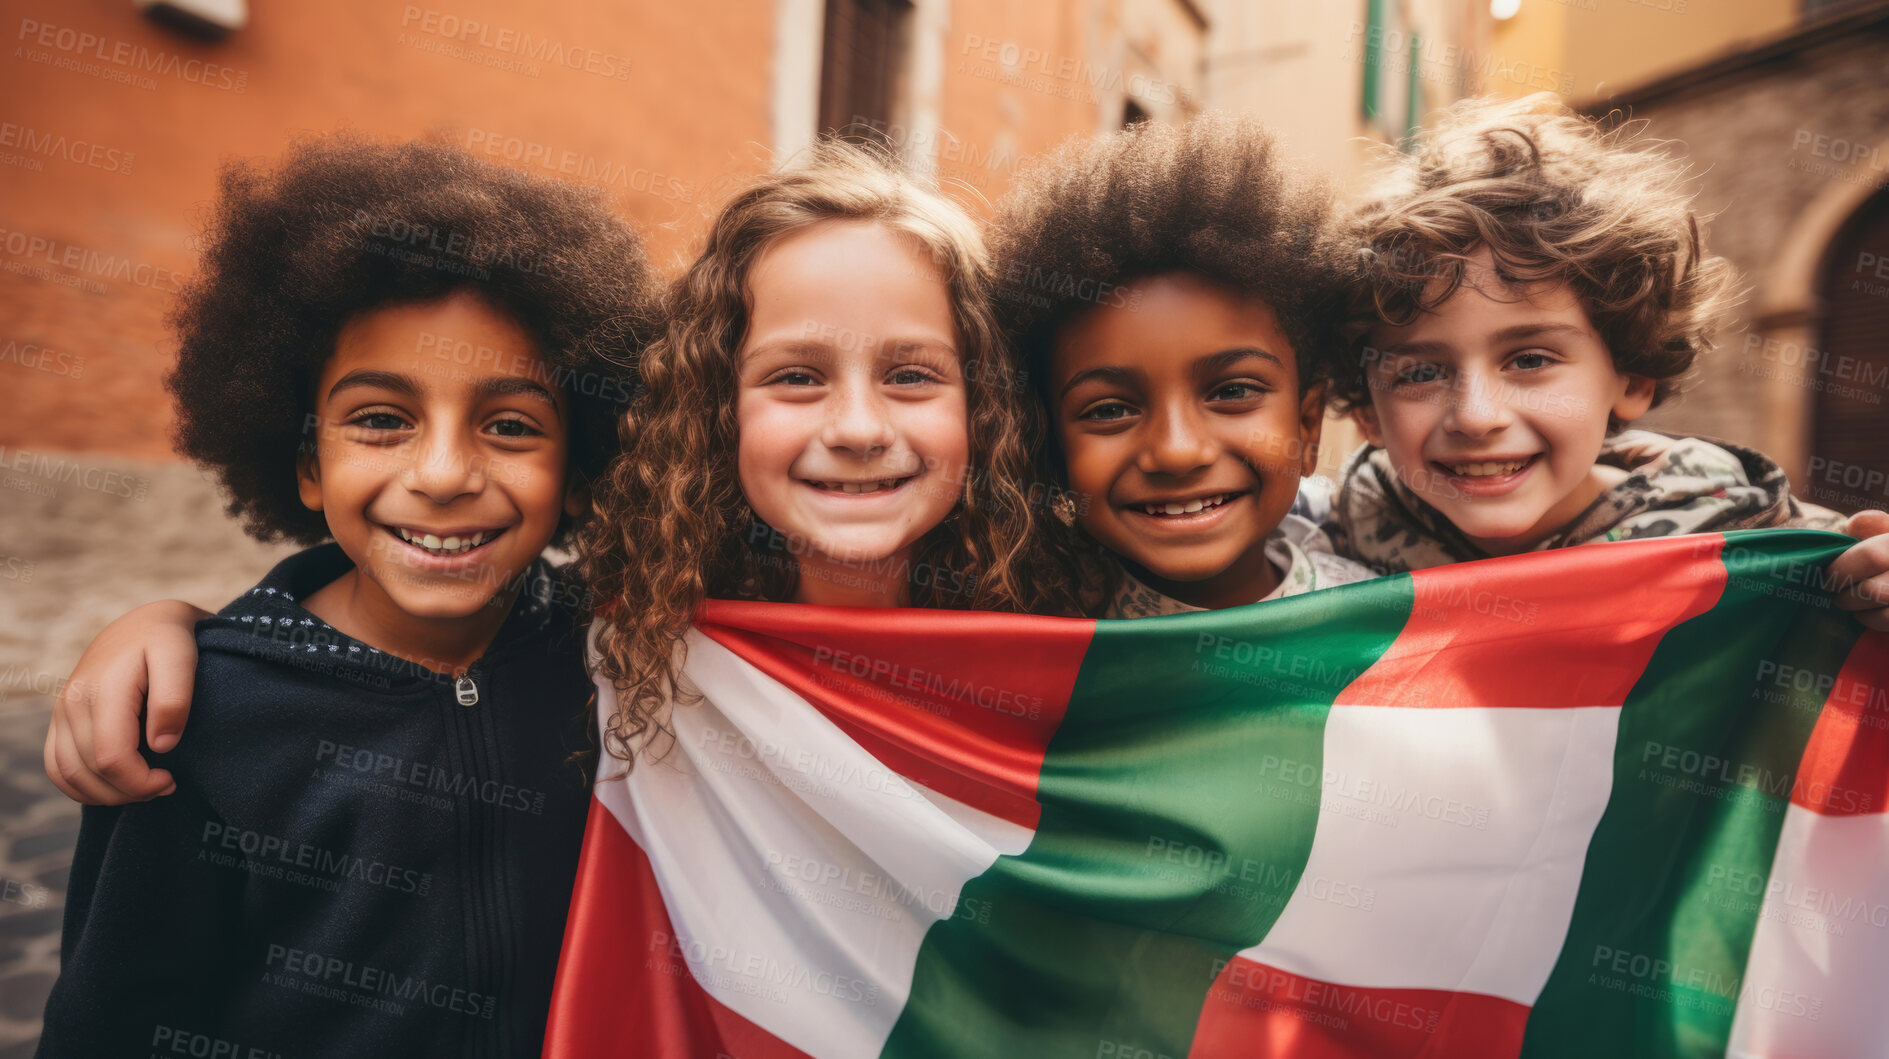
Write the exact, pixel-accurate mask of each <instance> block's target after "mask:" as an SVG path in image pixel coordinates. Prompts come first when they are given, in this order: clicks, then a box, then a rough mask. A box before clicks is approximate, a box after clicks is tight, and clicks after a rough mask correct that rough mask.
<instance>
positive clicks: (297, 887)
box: [38, 544, 590, 1059]
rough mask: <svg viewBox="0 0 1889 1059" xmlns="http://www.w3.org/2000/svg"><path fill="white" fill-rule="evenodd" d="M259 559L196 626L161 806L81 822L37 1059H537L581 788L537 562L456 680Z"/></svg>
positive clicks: (307, 577) (578, 669)
mask: <svg viewBox="0 0 1889 1059" xmlns="http://www.w3.org/2000/svg"><path fill="white" fill-rule="evenodd" d="M351 565H352V564H351V562H350V561H349V560H348V558H347V556H346V555H345V554H343V553H342V551H341V549H340V548H339V547H338V546H336V545H333V544H328V545H323V546H320V547H316V548H312V549H309V550H308V551H305V552H302V553H300V554H298V555H295V556H292V557H290V558H288V559H286V560H284V561H283V562H282V563H281V564H280V565H278V566H277V567H276V568H275V569H274V570H273V571H272V572H271V573H270V574H269V576H268V577H266V578H264V579H263V581H262V583H261V584H259V585H257V586H256V587H255V588H253V589H250V590H249V591H248V592H245V593H244V594H243V595H242V596H240V597H238V598H237V599H236V601H235V602H233V603H231V604H230V605H229V606H227V607H225V608H223V610H222V611H221V612H219V613H218V614H217V615H216V616H215V617H214V618H210V619H208V620H206V621H203V622H201V623H199V624H198V626H197V646H198V649H199V651H200V659H199V662H198V666H197V680H196V694H195V701H194V703H193V705H192V709H191V716H190V722H189V727H188V729H187V730H186V732H185V734H184V737H183V739H182V740H181V741H180V742H179V744H178V746H177V748H176V749H175V750H173V751H172V752H171V753H169V754H161V755H159V754H154V755H150V757H151V761H152V763H153V764H154V765H157V766H161V767H164V768H168V769H170V770H171V772H172V775H173V776H174V777H175V779H176V782H177V792H176V793H175V794H173V795H170V796H167V797H162V798H158V799H155V800H153V801H149V802H142V803H136V804H132V805H124V806H113V807H97V806H88V807H86V809H85V813H84V820H83V823H82V825H81V827H80V832H79V841H78V849H77V851H76V854H75V856H74V859H73V866H72V875H71V882H70V885H69V888H68V892H67V898H66V909H65V923H64V934H63V938H62V949H61V952H62V968H61V973H60V976H59V979H58V981H57V982H56V983H55V984H54V986H53V990H52V995H51V997H50V999H49V1000H48V1002H47V1006H46V1018H45V1029H44V1033H43V1036H42V1037H41V1040H40V1046H39V1052H38V1054H39V1055H41V1056H46V1057H55V1056H56V1057H65V1056H73V1057H80V1056H83V1057H86V1059H95V1057H102V1056H139V1057H142V1056H145V1055H147V1054H158V1055H170V1054H184V1055H205V1054H213V1055H229V1056H233V1057H249V1056H255V1057H258V1059H261V1057H283V1059H290V1057H305V1059H321V1057H329V1056H348V1057H353V1056H402V1057H405V1056H441V1057H446V1056H451V1057H454V1059H458V1057H471V1056H493V1057H498V1056H524V1055H532V1056H535V1055H537V1054H539V1051H540V1048H541V1042H542V1039H543V1034H544V1024H545V1016H546V1012H547V1011H548V1009H549V1005H550V994H551V983H552V977H553V974H554V972H555V969H556V965H557V955H558V949H559V946H560V944H561V942H562V939H563V932H564V917H565V911H566V909H567V907H568V905H569V901H570V893H571V886H572V880H573V879H574V877H575V874H576V867H577V853H578V848H579V845H580V843H581V840H582V837H583V826H584V817H585V810H586V806H587V801H588V797H589V795H588V786H587V783H586V778H585V776H584V775H583V773H582V770H581V769H580V768H579V767H578V766H576V765H573V764H568V763H567V759H568V758H569V757H570V756H571V754H572V753H573V752H575V751H578V750H581V749H583V748H584V747H586V746H587V744H588V737H587V731H586V726H587V718H588V708H587V705H586V704H587V702H588V700H589V694H590V681H589V679H588V678H587V677H586V676H585V673H584V666H583V654H582V651H583V641H582V638H581V635H580V633H579V632H578V630H577V629H576V627H575V621H574V617H573V615H574V613H575V609H574V604H575V603H576V599H575V597H574V594H573V592H572V591H571V589H570V587H569V584H568V583H567V582H564V581H562V580H561V579H559V578H558V577H557V576H556V571H555V570H553V569H552V568H551V567H549V566H548V565H547V564H545V563H543V562H542V561H541V562H539V563H537V564H534V565H533V567H532V568H531V569H529V570H528V571H527V572H526V573H525V575H524V577H523V584H522V587H521V590H520V592H519V594H518V598H517V602H516V603H515V604H514V605H513V607H512V612H511V614H510V615H508V616H507V618H506V620H505V622H504V624H503V626H502V627H501V628H500V630H499V632H498V633H497V635H496V636H495V637H494V639H493V641H492V643H491V645H490V647H489V648H488V649H487V651H486V653H485V655H484V656H483V657H481V658H480V659H479V660H478V661H477V662H475V663H473V665H472V666H471V667H470V668H468V669H467V671H466V672H465V674H464V676H463V677H459V678H455V677H453V676H452V675H447V674H439V673H434V672H432V671H430V670H427V669H424V668H422V667H420V666H418V665H416V664H414V663H411V662H407V661H405V660H402V659H399V658H396V657H394V656H392V655H388V654H384V653H382V652H380V651H378V650H376V649H375V648H374V647H372V646H371V645H369V644H365V643H362V642H360V641H358V640H354V639H352V638H350V637H348V636H346V635H344V634H342V633H340V632H338V631H337V630H335V629H334V628H333V627H331V626H329V625H327V624H326V623H325V622H323V621H322V620H321V619H319V618H316V617H315V616H314V615H313V614H311V613H309V612H308V611H307V610H305V609H304V608H303V607H302V606H301V603H300V601H301V600H303V599H306V598H307V597H308V596H309V595H311V594H312V593H313V592H315V591H316V590H317V589H319V588H321V587H322V586H324V585H326V584H328V583H329V582H331V581H333V580H334V579H335V578H337V577H339V576H341V575H342V574H343V573H345V572H346V571H347V570H348V569H349V568H350V566H351Z"/></svg>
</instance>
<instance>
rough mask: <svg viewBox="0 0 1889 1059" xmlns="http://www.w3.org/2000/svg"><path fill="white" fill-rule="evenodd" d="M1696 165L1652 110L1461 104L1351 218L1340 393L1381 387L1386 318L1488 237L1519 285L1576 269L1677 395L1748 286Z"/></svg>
mask: <svg viewBox="0 0 1889 1059" xmlns="http://www.w3.org/2000/svg"><path fill="white" fill-rule="evenodd" d="M1610 124H1611V127H1610ZM1685 177H1686V173H1685V170H1684V167H1683V166H1681V165H1680V164H1679V163H1678V162H1677V161H1676V160H1675V159H1674V158H1673V157H1672V154H1671V152H1670V151H1669V149H1668V147H1667V145H1666V144H1665V143H1664V142H1662V141H1657V140H1653V139H1651V138H1649V137H1647V136H1646V135H1645V131H1644V122H1612V123H1609V122H1602V121H1596V120H1593V119H1589V118H1585V117H1582V116H1580V115H1578V114H1576V113H1574V112H1573V111H1572V110H1569V109H1568V108H1567V107H1566V106H1564V105H1563V104H1562V103H1561V102H1560V101H1559V100H1558V99H1556V98H1555V97H1554V96H1553V95H1551V94H1548V93H1539V94H1536V95H1532V96H1529V97H1527V98H1524V99H1519V100H1513V101H1508V102H1503V101H1498V100H1490V99H1470V100H1463V101H1461V102H1459V103H1457V104H1455V105H1454V106H1452V107H1451V108H1450V109H1449V110H1448V111H1447V112H1445V114H1444V115H1443V117H1442V119H1441V120H1440V121H1439V122H1438V123H1437V124H1436V125H1435V126H1434V127H1432V128H1431V129H1429V130H1428V131H1427V132H1426V133H1425V134H1424V135H1423V136H1422V138H1421V140H1420V141H1419V143H1418V144H1417V145H1416V149H1415V150H1414V151H1412V152H1411V153H1410V154H1408V155H1398V156H1395V157H1394V158H1393V159H1392V160H1391V162H1390V163H1389V165H1388V166H1387V167H1386V170H1385V173H1384V174H1383V177H1382V182H1381V184H1380V185H1379V186H1378V187H1377V188H1375V189H1374V190H1373V191H1372V192H1371V193H1370V194H1369V195H1367V196H1366V197H1365V198H1364V199H1363V201H1361V202H1360V203H1359V204H1358V205H1357V206H1356V208H1355V209H1354V211H1353V213H1352V215H1351V217H1350V220H1349V223H1348V226H1347V229H1348V231H1347V242H1348V244H1349V245H1350V246H1351V247H1352V248H1353V252H1354V253H1355V272H1354V279H1353V284H1352V289H1351V295H1350V298H1349V305H1348V306H1347V313H1346V322H1345V325H1344V332H1345V337H1346V342H1345V345H1344V349H1343V351H1342V352H1341V353H1340V354H1339V356H1338V358H1337V360H1336V362H1335V363H1334V364H1333V365H1332V376H1333V380H1334V382H1333V389H1332V397H1333V400H1334V404H1335V405H1336V406H1337V407H1338V408H1340V409H1348V408H1355V407H1357V406H1358V405H1361V404H1364V403H1366V402H1367V401H1369V400H1370V384H1369V369H1370V362H1371V359H1372V351H1371V350H1370V349H1369V348H1368V341H1369V334H1370V331H1371V329H1372V328H1373V327H1375V326H1377V325H1379V324H1381V323H1388V324H1392V325H1395V326H1401V325H1404V324H1407V323H1409V322H1411V321H1412V320H1414V319H1416V317H1417V316H1418V315H1419V314H1421V313H1424V312H1428V311H1430V310H1432V309H1434V308H1436V307H1437V306H1438V305H1441V304H1442V303H1443V302H1444V301H1446V300H1448V299H1449V297H1450V296H1451V295H1452V294H1454V293H1455V292H1456V290H1457V288H1458V287H1460V286H1461V285H1462V283H1463V281H1464V273H1465V265H1466V262H1467V261H1468V260H1469V258H1470V257H1471V256H1472V255H1473V254H1474V253H1476V252H1477V251H1479V250H1481V249H1483V248H1485V247H1486V248H1487V249H1488V250H1489V252H1490V255H1491V257H1492V258H1493V259H1494V262H1495V266H1496V268H1495V271H1496V275H1497V277H1498V278H1500V279H1501V280H1502V281H1503V282H1505V283H1507V284H1509V285H1511V286H1515V287H1518V288H1519V287H1526V286H1527V285H1529V284H1533V283H1541V282H1546V283H1556V284H1566V285H1567V286H1568V287H1569V288H1570V289H1571V290H1572V291H1573V293H1574V294H1575V295H1576V296H1577V297H1578V298H1579V299H1580V301H1581V304H1582V306H1583V307H1584V308H1585V309H1586V311H1587V316H1588V320H1589V321H1590V322H1591V323H1592V324H1593V325H1594V329H1595V330H1596V331H1597V332H1598V333H1599V334H1600V337H1601V339H1602V340H1603V341H1604V342H1605V343H1606V345H1607V348H1608V350H1609V351H1610V352H1611V353H1612V355H1613V360H1614V367H1615V369H1616V370H1618V371H1619V372H1621V373H1622V374H1625V375H1640V376H1645V377H1647V378H1650V379H1652V380H1654V383H1655V386H1654V391H1653V403H1654V404H1655V405H1658V404H1659V403H1660V402H1662V401H1664V400H1666V399H1667V398H1668V397H1670V396H1671V395H1672V394H1673V393H1675V392H1676V391H1677V389H1678V387H1679V384H1680V383H1681V382H1682V381H1683V378H1684V376H1685V374H1686V373H1687V372H1688V371H1689V370H1690V369H1691V367H1692V363H1693V361H1694V359H1695V358H1697V357H1698V355H1699V354H1700V353H1703V352H1705V351H1706V350H1708V349H1710V348H1711V347H1712V340H1713V335H1714V334H1715V333H1716V331H1717V330H1718V328H1719V327H1720V326H1722V325H1723V322H1724V318H1725V315H1726V313H1727V312H1728V311H1729V309H1730V308H1731V307H1732V305H1733V304H1734V303H1735V301H1736V300H1737V294H1736V291H1735V284H1736V274H1735V272H1734V270H1733V269H1732V266H1731V265H1730V264H1729V263H1728V262H1727V261H1725V259H1723V258H1721V257H1717V256H1715V255H1713V254H1711V253H1709V252H1707V251H1706V250H1705V247H1704V236H1703V234H1702V228H1703V223H1702V219H1701V218H1700V216H1699V215H1698V213H1697V212H1695V211H1694V209H1693V205H1692V199H1693V196H1692V193H1691V192H1690V191H1689V190H1688V189H1687V187H1686V180H1685ZM1617 425H1618V424H1615V426H1617Z"/></svg>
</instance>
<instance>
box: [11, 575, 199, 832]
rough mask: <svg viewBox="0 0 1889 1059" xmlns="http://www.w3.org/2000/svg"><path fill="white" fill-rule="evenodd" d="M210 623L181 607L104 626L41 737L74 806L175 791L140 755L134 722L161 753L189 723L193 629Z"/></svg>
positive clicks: (145, 611)
mask: <svg viewBox="0 0 1889 1059" xmlns="http://www.w3.org/2000/svg"><path fill="white" fill-rule="evenodd" d="M209 616H210V612H209V611H205V610H199V609H198V608H196V607H193V606H191V605H190V604H188V603H185V602H182V601H181V600H174V599H167V600H161V601H159V602H157V603H146V604H145V605H144V606H142V607H139V608H137V609H136V610H133V611H131V612H129V613H127V614H126V615H124V616H123V617H121V618H119V619H118V620H116V621H114V622H112V623H111V624H110V625H107V626H105V629H104V631H102V632H100V633H99V634H98V637H97V638H96V639H94V640H93V641H92V645H91V646H90V647H87V648H86V649H85V654H83V655H81V656H80V658H79V664H78V666H77V667H75V668H74V669H73V670H72V676H71V678H70V679H68V680H67V681H66V686H65V687H64V688H62V689H61V690H60V692H59V700H58V701H57V702H56V703H54V705H53V710H52V726H51V727H50V728H49V729H48V730H47V732H46V755H45V756H46V775H47V777H48V778H50V779H51V780H52V782H53V785H54V786H56V787H58V788H59V789H60V790H61V791H63V792H64V793H65V795H66V797H68V798H71V799H72V800H73V801H77V802H84V803H86V804H88V805H122V804H124V803H126V802H141V801H147V800H149V799H151V798H155V797H157V796H158V795H160V794H169V793H171V791H173V790H175V789H176V784H174V783H172V782H171V774H170V773H168V772H166V771H164V770H163V769H152V768H151V767H150V766H149V765H147V764H146V763H145V760H144V755H142V754H140V753H139V752H138V716H139V714H144V715H145V727H146V729H147V730H148V731H147V735H146V739H147V741H148V742H149V743H150V745H151V749H153V750H156V751H158V752H159V753H163V752H165V751H167V750H169V749H171V748H172V747H174V746H176V745H177V739H178V736H179V735H181V734H182V733H183V730H184V722H185V720H187V719H188V718H189V716H190V694H191V690H192V686H193V684H194V682H195V680H196V675H197V638H196V634H195V630H194V629H193V626H195V625H196V623H197V622H198V621H200V620H202V619H204V618H207V617H209Z"/></svg>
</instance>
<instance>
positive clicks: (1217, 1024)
mask: <svg viewBox="0 0 1889 1059" xmlns="http://www.w3.org/2000/svg"><path fill="white" fill-rule="evenodd" d="M1528 1010H1529V1009H1528V1008H1527V1006H1525V1005H1522V1004H1517V1003H1516V1002H1515V1001H1513V1000H1504V999H1503V998H1501V997H1493V996H1488V995H1486V994H1482V993H1458V992H1453V991H1451V990H1447V989H1389V988H1381V987H1375V986H1354V985H1339V984H1336V983H1333V982H1321V981H1319V980H1318V979H1316V978H1306V977H1304V976H1302V975H1296V974H1292V973H1291V972H1289V971H1282V970H1280V969H1278V968H1277V967H1272V966H1270V965H1268V964H1263V963H1260V962H1258V961H1256V960H1249V959H1247V958H1245V957H1244V956H1236V957H1234V958H1233V960H1232V962H1230V963H1228V964H1227V965H1226V967H1224V968H1222V969H1221V971H1220V975H1219V977H1218V978H1217V979H1216V980H1215V981H1214V984H1213V988H1211V989H1209V990H1208V991H1207V1002H1206V1004H1205V1005H1204V1006H1202V1008H1201V1009H1200V1023H1199V1025H1198V1026H1197V1027H1196V1028H1195V1030H1194V1046H1193V1048H1192V1049H1191V1050H1189V1051H1188V1053H1187V1054H1188V1056H1189V1059H1220V1057H1224V1056H1254V1057H1263V1056H1281V1057H1285V1056H1289V1057H1291V1059H1393V1057H1406V1056H1407V1057H1419V1056H1421V1057H1425V1059H1432V1057H1434V1059H1444V1057H1448V1059H1495V1057H1498V1056H1514V1055H1518V1054H1520V1053H1521V1050H1522V1027H1523V1025H1524V1024H1525V1023H1527V1021H1528Z"/></svg>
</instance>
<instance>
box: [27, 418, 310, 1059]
mask: <svg viewBox="0 0 1889 1059" xmlns="http://www.w3.org/2000/svg"><path fill="white" fill-rule="evenodd" d="M19 455H21V456H27V455H30V456H31V457H32V458H31V460H29V461H16V462H15V463H14V466H22V465H24V464H25V463H30V465H31V466H30V469H29V470H24V471H22V470H11V471H8V472H6V473H5V474H4V475H0V762H3V763H4V770H3V771H0V1059H15V1057H24V1056H30V1055H31V1054H32V1053H33V1049H34V1046H35V1045H36V1043H37V1042H38V1039H39V1025H40V1012H41V1010H42V1009H43V1008H44V1006H45V1002H46V994H47V991H48V990H49V989H50V988H51V987H52V982H53V979H54V977H55V976H56V975H57V974H58V972H59V920H60V915H61V913H62V911H63V909H64V907H65V893H66V875H67V871H68V870H69V868H70V866H71V862H72V844H73V840H74V839H75V838H76V837H77V835H78V831H79V806H78V805H76V804H74V803H72V802H70V801H67V800H66V799H65V798H64V797H63V796H62V795H60V794H59V792H58V790H57V789H56V788H55V787H53V785H52V783H51V781H49V780H47V778H46V775H45V771H44V769H43V767H42V765H41V757H40V748H41V746H42V744H43V743H44V741H45V736H46V724H47V719H48V717H49V716H50V713H51V710H52V703H53V697H54V696H55V695H56V694H57V691H58V688H59V686H60V684H61V682H63V681H64V679H65V677H66V675H67V674H68V673H69V672H70V671H71V669H72V665H73V663H74V662H76V661H77V660H78V657H79V653H80V652H81V651H82V650H84V648H85V645H86V643H88V642H89V641H90V640H91V638H92V636H93V635H94V634H95V633H96V632H97V631H98V630H99V628H101V627H102V626H103V625H104V624H105V623H106V622H107V621H109V620H110V619H111V618H113V617H115V616H117V615H118V614H121V613H123V612H124V611H125V610H127V609H129V608H130V607H133V606H135V605H137V604H139V603H144V602H148V601H150V600H153V599H160V598H164V597H168V596H175V597H178V598H182V599H187V600H189V601H191V602H193V603H196V604H198V605H199V606H204V607H210V608H216V607H219V606H221V605H222V604H223V603H224V602H226V601H227V600H228V599H229V598H231V597H232V596H234V595H235V594H236V593H237V592H239V591H241V590H242V589H243V588H246V587H248V586H249V585H251V584H254V583H255V581H256V580H257V579H259V578H260V577H261V576H262V575H263V574H264V573H265V572H267V570H268V569H269V567H270V566H271V565H272V564H273V563H274V562H275V559H276V558H277V557H278V556H280V555H282V554H285V553H286V551H287V549H285V548H279V547H277V548H271V547H266V546H264V545H260V544H258V543H256V542H254V541H251V540H249V539H248V538H246V537H244V536H243V535H242V533H241V531H240V530H239V529H238V528H237V526H236V524H235V523H234V522H233V521H231V520H230V519H229V518H228V517H227V516H226V515H224V514H223V510H222V507H223V505H222V502H221V501H220V499H219V498H218V497H217V495H216V491H215V489H214V487H213V485H212V484H211V483H209V482H207V481H205V480H204V479H203V478H202V477H201V476H200V475H199V474H198V473H197V471H196V470H195V469H193V468H190V467H187V466H183V465H179V464H152V463H141V462H134V461H128V460H122V459H110V460H101V459H98V458H95V457H92V456H89V455H83V454H67V453H56V452H34V453H31V454H25V453H21V454H19Z"/></svg>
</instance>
